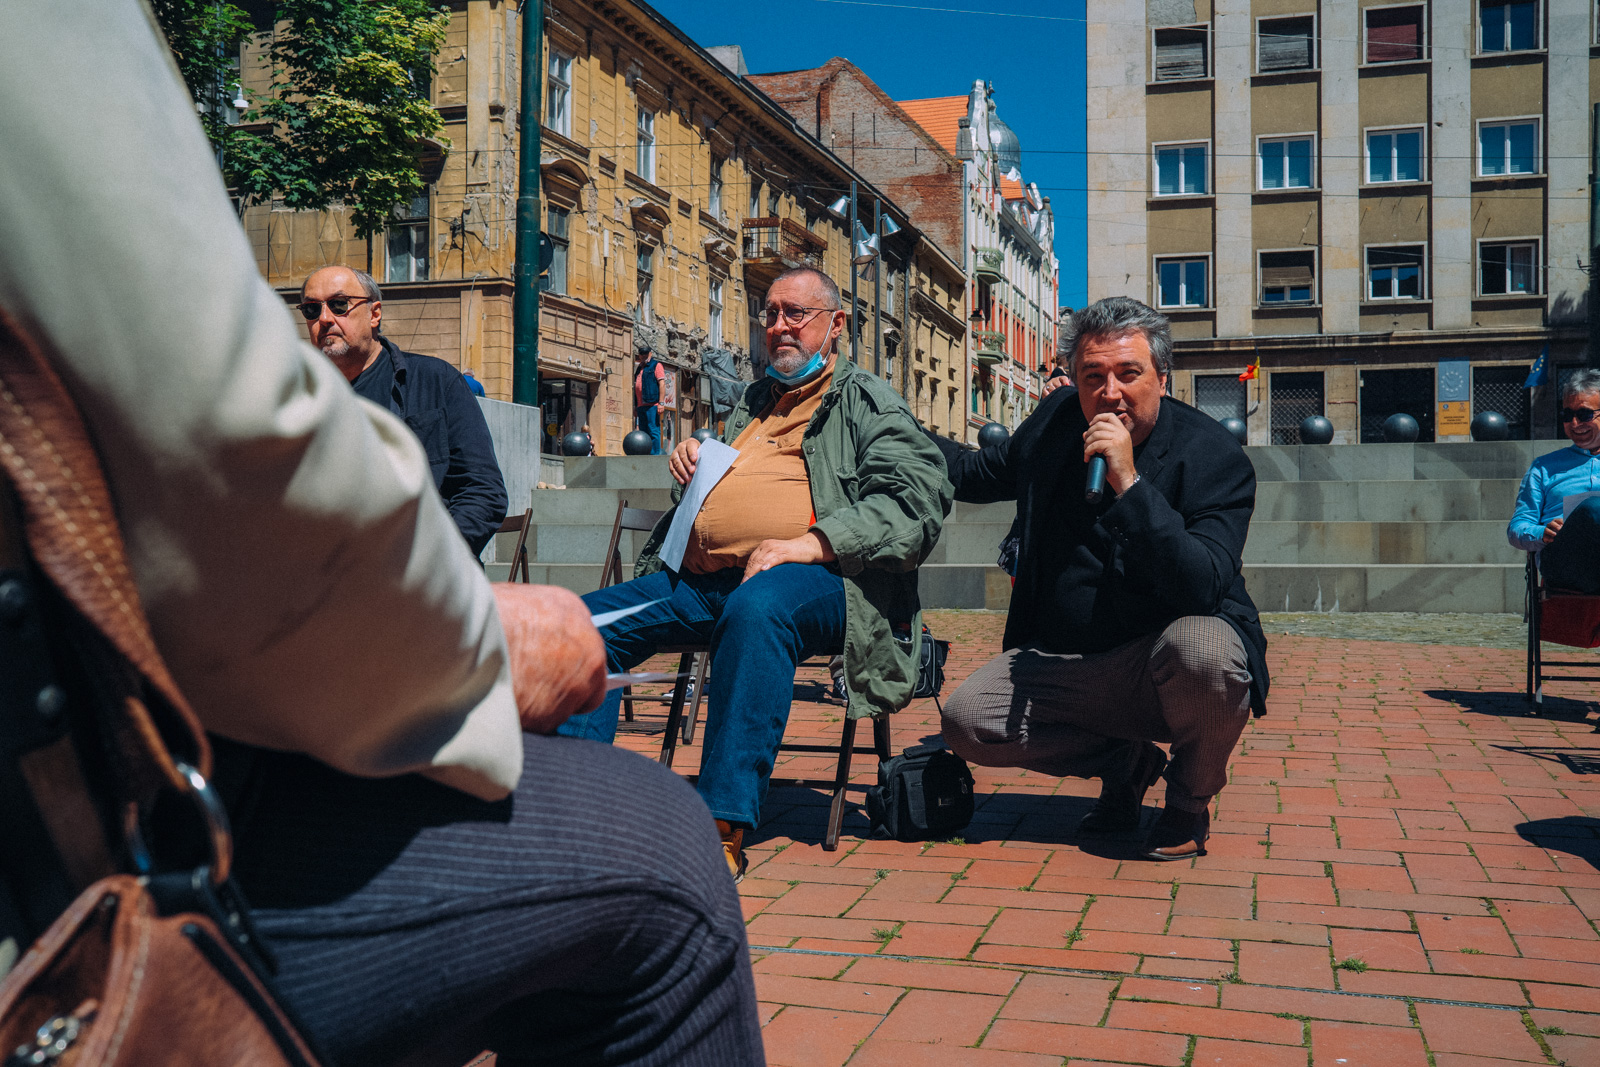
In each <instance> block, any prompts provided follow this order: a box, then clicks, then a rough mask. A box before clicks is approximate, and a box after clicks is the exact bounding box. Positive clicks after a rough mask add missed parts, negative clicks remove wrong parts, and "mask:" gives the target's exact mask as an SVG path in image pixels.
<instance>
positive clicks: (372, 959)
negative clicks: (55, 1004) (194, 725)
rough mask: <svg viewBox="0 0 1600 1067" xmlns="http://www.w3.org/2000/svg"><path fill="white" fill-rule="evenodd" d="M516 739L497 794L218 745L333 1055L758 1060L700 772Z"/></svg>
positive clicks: (735, 909)
mask: <svg viewBox="0 0 1600 1067" xmlns="http://www.w3.org/2000/svg"><path fill="white" fill-rule="evenodd" d="M524 741H525V743H524V768H523V773H522V782H521V784H520V785H519V786H518V788H517V790H516V792H515V793H514V794H513V795H512V796H510V797H508V798H507V799H505V800H503V801H500V802H497V803H486V802H483V801H480V800H475V799H473V798H472V797H469V796H467V795H466V794H464V793H460V792H457V791H455V790H453V789H448V788H445V787H444V786H441V785H438V784H436V783H434V782H431V781H429V780H427V779H425V778H422V777H420V776H417V775H406V776H404V777H400V778H388V779H362V778H354V777H351V776H349V775H345V774H341V773H339V772H337V771H334V770H332V769H330V768H328V767H326V766H325V765H323V764H320V763H317V762H315V761H313V760H310V759H307V758H305V757H301V756H294V755H286V754H282V753H268V752H263V751H261V750H257V749H247V748H245V747H244V746H239V745H231V744H228V743H226V742H222V743H219V760H218V768H219V771H218V773H219V777H223V776H224V775H226V776H227V778H229V779H231V781H225V782H224V785H225V795H228V796H229V797H230V800H231V801H232V804H231V806H232V807H233V809H234V811H235V839H236V853H237V855H236V864H235V871H236V875H237V878H238V881H239V883H240V884H241V886H242V887H243V889H244V892H245V895H246V896H247V897H248V898H249V900H250V902H251V904H252V906H253V911H254V914H255V918H256V923H257V926H258V927H259V930H260V933H261V934H262V936H263V938H264V939H265V940H266V941H267V942H268V944H269V945H270V946H271V947H272V948H273V949H274V950H275V952H276V953H277V956H278V958H279V965H280V966H279V972H278V983H279V988H280V991H281V993H282V994H283V996H284V998H285V999H286V1000H287V1001H288V1002H289V1003H290V1004H291V1005H292V1006H293V1007H294V1008H295V1009H296V1010H297V1011H298V1012H299V1014H300V1015H301V1017H302V1019H303V1021H304V1023H305V1025H306V1027H307V1029H309V1030H310V1031H311V1032H312V1033H313V1034H314V1035H315V1036H316V1037H317V1038H318V1039H319V1040H320V1041H321V1042H322V1043H323V1045H324V1046H325V1048H326V1049H327V1051H328V1053H329V1054H330V1056H331V1057H332V1058H333V1059H334V1060H335V1061H336V1063H337V1064H338V1065H339V1067H350V1065H358V1064H362V1065H364V1064H393V1063H396V1062H399V1061H402V1060H403V1061H404V1063H406V1064H408V1065H409V1064H412V1063H430V1064H431V1063H439V1064H445V1065H452V1064H453V1065H455V1067H459V1065H460V1064H462V1063H465V1062H466V1061H467V1059H468V1058H469V1056H470V1054H471V1053H472V1052H475V1051H477V1050H479V1049H483V1048H492V1049H494V1050H496V1051H497V1052H499V1053H500V1061H499V1062H500V1064H501V1067H514V1065H523V1064H529V1065H531V1064H564V1065H565V1064H585V1065H587V1064H594V1065H599V1064H607V1065H609V1064H690V1065H705V1067H711V1065H718V1067H721V1065H745V1064H751V1065H754V1064H761V1063H763V1062H764V1057H763V1055H762V1050H761V1033H760V1028H759V1023H758V1020H757V1017H756V1004H755V989H754V983H753V980H752V977H751V973H750V958H749V948H748V946H747V944H746V941H745V931H744V920H743V916H742V914H741V912H740V908H739V900H738V895H737V892H736V891H735V889H734V886H733V882H732V880H731V879H730V878H729V877H728V869H727V864H726V862H725V861H724V860H723V857H722V848H721V845H720V843H719V840H718V837H717V833H716V828H715V826H714V825H713V824H712V821H711V816H710V814H709V812H707V810H706V806H705V804H704V803H703V802H702V801H701V800H700V798H699V796H698V795H696V793H695V791H694V789H693V788H691V787H690V786H689V785H688V784H687V783H685V782H684V781H683V780H682V779H681V778H679V777H678V776H677V775H675V774H673V773H671V772H670V771H668V770H666V769H665V768H663V767H660V766H659V765H657V764H656V763H654V762H652V761H650V760H647V759H644V758H643V757H640V756H638V755H635V754H634V753H631V752H627V751H624V750H621V749H616V748H612V747H611V746H609V745H600V744H596V743H594V742H592V741H582V740H577V739H572V738H563V737H534V736H527V737H525V739H524ZM430 1046H431V1047H432V1048H434V1049H437V1050H439V1055H438V1056H436V1057H430V1056H429V1055H428V1053H427V1051H426V1047H430ZM419 1050H423V1051H422V1052H419ZM406 1057H411V1058H406Z"/></svg>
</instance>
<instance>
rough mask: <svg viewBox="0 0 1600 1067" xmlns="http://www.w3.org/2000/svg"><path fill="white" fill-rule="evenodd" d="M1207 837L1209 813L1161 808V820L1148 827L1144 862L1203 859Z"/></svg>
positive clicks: (1209, 822) (1209, 821) (1209, 829)
mask: <svg viewBox="0 0 1600 1067" xmlns="http://www.w3.org/2000/svg"><path fill="white" fill-rule="evenodd" d="M1210 836H1211V813H1210V812H1209V811H1184V810H1183V809H1182V808H1162V809H1161V817H1160V818H1159V819H1157V820H1156V824H1155V825H1154V826H1152V827H1150V836H1149V837H1147V838H1146V839H1145V842H1144V855H1145V859H1151V860H1189V859H1194V858H1195V857H1196V856H1204V855H1205V854H1206V838H1208V837H1210Z"/></svg>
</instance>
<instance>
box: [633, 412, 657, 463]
mask: <svg viewBox="0 0 1600 1067" xmlns="http://www.w3.org/2000/svg"><path fill="white" fill-rule="evenodd" d="M633 415H634V419H635V421H637V422H638V424H639V429H641V430H643V431H644V432H645V433H647V434H649V435H650V454H651V455H652V456H659V455H661V411H660V409H658V408H657V407H656V406H655V405H654V404H651V405H650V406H649V407H642V408H634V409H633Z"/></svg>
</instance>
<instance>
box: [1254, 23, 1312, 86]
mask: <svg viewBox="0 0 1600 1067" xmlns="http://www.w3.org/2000/svg"><path fill="white" fill-rule="evenodd" d="M1316 65H1317V19H1316V16H1314V15H1300V16H1297V17H1295V18H1288V19H1262V20H1261V21H1259V22H1257V23H1256V69H1257V70H1258V71H1260V72H1261V73H1263V74H1267V73H1270V72H1272V71H1278V70H1311V69H1312V68H1314V67H1315V66H1316Z"/></svg>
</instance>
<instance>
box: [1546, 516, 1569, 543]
mask: <svg viewBox="0 0 1600 1067" xmlns="http://www.w3.org/2000/svg"><path fill="white" fill-rule="evenodd" d="M1566 521H1567V520H1566V519H1551V520H1550V524H1549V525H1548V526H1546V527H1545V528H1544V543H1545V544H1547V545H1548V544H1549V543H1550V542H1551V541H1554V540H1555V539H1556V534H1558V533H1560V532H1561V527H1562V526H1564V525H1565V524H1566Z"/></svg>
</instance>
